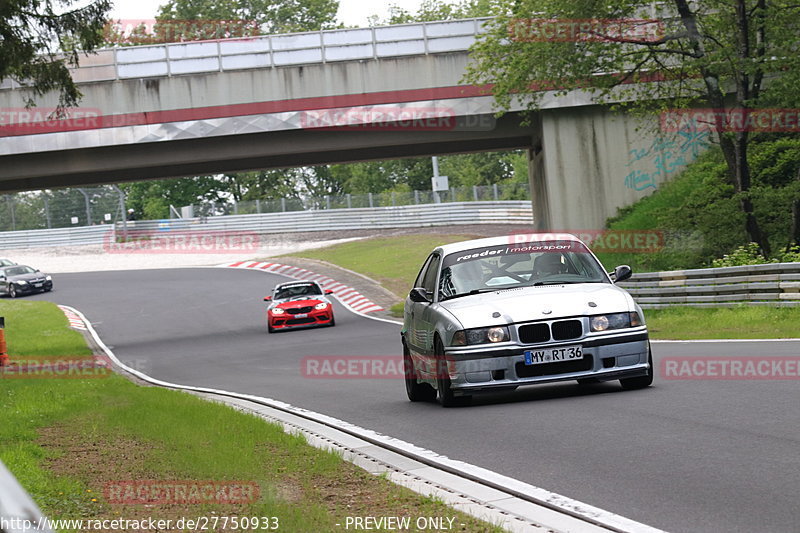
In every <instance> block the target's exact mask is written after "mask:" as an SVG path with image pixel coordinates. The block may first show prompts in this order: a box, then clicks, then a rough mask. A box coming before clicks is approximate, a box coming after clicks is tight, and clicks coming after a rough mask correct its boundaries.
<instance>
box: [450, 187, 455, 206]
mask: <svg viewBox="0 0 800 533" xmlns="http://www.w3.org/2000/svg"><path fill="white" fill-rule="evenodd" d="M450 201H451V202H455V201H456V188H455V187H450Z"/></svg>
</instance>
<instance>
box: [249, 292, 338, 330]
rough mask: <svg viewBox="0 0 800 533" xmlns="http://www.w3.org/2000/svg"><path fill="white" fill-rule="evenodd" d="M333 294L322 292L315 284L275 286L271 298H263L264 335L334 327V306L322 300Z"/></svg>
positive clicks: (326, 300) (327, 300) (328, 301)
mask: <svg viewBox="0 0 800 533" xmlns="http://www.w3.org/2000/svg"><path fill="white" fill-rule="evenodd" d="M332 293H333V291H330V290H325V291H323V290H322V287H320V286H319V284H318V283H317V282H316V281H289V282H287V283H281V284H280V285H277V286H275V288H274V289H273V291H272V296H266V297H265V298H264V301H265V302H271V303H270V305H269V307H267V331H268V332H269V333H273V332H275V331H277V330H281V329H294V328H307V327H314V326H335V325H336V321H335V320H334V319H333V305H332V304H331V301H330V300H329V299H328V298H326V297H325V295H327V294H332Z"/></svg>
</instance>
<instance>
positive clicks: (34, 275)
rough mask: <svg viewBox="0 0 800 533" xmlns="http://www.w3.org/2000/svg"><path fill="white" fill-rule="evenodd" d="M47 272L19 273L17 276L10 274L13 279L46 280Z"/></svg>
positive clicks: (9, 277)
mask: <svg viewBox="0 0 800 533" xmlns="http://www.w3.org/2000/svg"><path fill="white" fill-rule="evenodd" d="M46 276H47V274H42V273H41V272H34V273H32V274H17V275H16V276H8V279H10V280H12V281H44V280H45V277H46Z"/></svg>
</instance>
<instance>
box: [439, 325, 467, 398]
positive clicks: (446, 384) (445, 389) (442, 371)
mask: <svg viewBox="0 0 800 533" xmlns="http://www.w3.org/2000/svg"><path fill="white" fill-rule="evenodd" d="M434 355H435V357H436V387H437V388H438V389H439V403H440V404H442V407H457V406H461V405H467V404H469V403H470V402H471V401H472V398H471V397H470V396H456V395H455V394H453V389H452V383H451V382H450V373H449V372H448V370H447V359H446V358H445V356H444V346H443V345H442V341H441V340H440V339H439V338H438V337H437V339H436V341H435V344H434Z"/></svg>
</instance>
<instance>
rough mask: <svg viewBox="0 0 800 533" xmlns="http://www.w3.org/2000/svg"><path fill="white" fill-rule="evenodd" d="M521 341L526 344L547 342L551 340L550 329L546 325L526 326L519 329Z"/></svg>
mask: <svg viewBox="0 0 800 533" xmlns="http://www.w3.org/2000/svg"><path fill="white" fill-rule="evenodd" d="M518 332H519V340H520V342H522V343H524V344H534V343H537V342H547V341H549V340H550V327H549V326H548V325H547V324H545V323H540V324H526V325H524V326H520V327H519V330H518Z"/></svg>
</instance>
